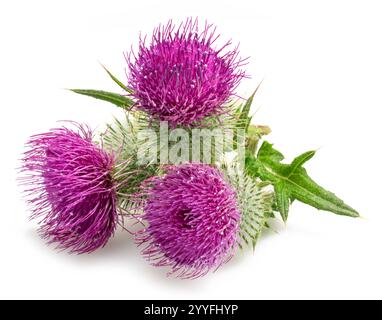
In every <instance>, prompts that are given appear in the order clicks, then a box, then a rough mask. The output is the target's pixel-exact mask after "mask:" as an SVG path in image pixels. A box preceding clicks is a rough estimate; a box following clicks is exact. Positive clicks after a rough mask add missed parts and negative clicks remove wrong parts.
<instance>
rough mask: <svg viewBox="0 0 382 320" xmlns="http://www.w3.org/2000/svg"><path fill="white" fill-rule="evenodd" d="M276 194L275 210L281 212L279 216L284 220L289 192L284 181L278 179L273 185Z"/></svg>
mask: <svg viewBox="0 0 382 320" xmlns="http://www.w3.org/2000/svg"><path fill="white" fill-rule="evenodd" d="M274 188H275V195H276V205H277V210H278V211H279V212H280V214H281V218H282V219H283V220H284V221H286V220H287V219H288V212H289V204H290V202H289V201H290V200H289V197H290V193H289V190H288V187H287V185H286V183H284V182H283V181H280V182H278V183H276V184H275V185H274Z"/></svg>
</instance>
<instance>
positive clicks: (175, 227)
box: [136, 164, 240, 278]
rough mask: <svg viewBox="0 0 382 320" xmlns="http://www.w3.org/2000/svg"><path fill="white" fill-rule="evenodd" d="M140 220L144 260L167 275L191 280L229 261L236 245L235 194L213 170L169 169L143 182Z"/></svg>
mask: <svg viewBox="0 0 382 320" xmlns="http://www.w3.org/2000/svg"><path fill="white" fill-rule="evenodd" d="M143 189H144V192H143V194H144V196H145V200H144V204H143V207H142V208H143V210H144V214H143V216H142V218H143V219H144V220H146V221H147V223H148V226H147V227H146V228H144V229H142V230H140V231H139V232H138V233H137V235H136V240H137V243H138V244H144V245H145V247H144V249H143V251H142V253H143V255H144V256H145V257H146V258H147V259H148V260H149V261H151V262H152V264H153V265H155V266H170V267H171V272H170V274H177V276H178V277H180V278H196V277H199V276H203V275H205V274H206V273H207V272H208V271H210V270H211V269H214V268H217V267H219V266H220V265H221V264H223V263H225V262H226V261H228V260H229V259H230V258H231V256H232V255H233V253H234V249H235V248H236V243H237V239H238V231H239V224H240V212H239V209H238V205H237V201H236V193H235V191H234V190H233V189H232V188H231V186H230V185H229V184H228V183H227V182H226V181H225V180H224V178H223V175H222V174H221V173H220V172H219V171H218V170H217V169H215V168H213V167H211V166H208V165H204V164H184V165H180V166H171V167H169V168H168V171H167V174H166V175H165V176H163V177H154V178H151V179H150V180H148V181H147V183H145V184H144V186H143Z"/></svg>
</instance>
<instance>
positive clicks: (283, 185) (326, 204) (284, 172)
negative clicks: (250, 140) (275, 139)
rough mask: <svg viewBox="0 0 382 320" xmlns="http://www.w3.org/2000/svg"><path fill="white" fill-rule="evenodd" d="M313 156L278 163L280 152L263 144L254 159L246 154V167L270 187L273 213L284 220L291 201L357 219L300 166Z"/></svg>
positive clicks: (354, 214)
mask: <svg viewBox="0 0 382 320" xmlns="http://www.w3.org/2000/svg"><path fill="white" fill-rule="evenodd" d="M314 154H315V151H308V152H305V153H303V154H302V155H300V156H298V157H297V158H295V159H294V160H293V161H292V163H291V164H284V163H281V161H282V160H283V159H284V156H283V155H282V153H281V152H279V151H277V150H276V149H274V148H273V146H272V144H270V143H268V142H266V141H264V142H263V144H262V146H261V147H260V149H259V152H258V154H257V158H255V157H254V155H248V154H247V166H246V167H247V170H248V172H249V173H250V174H251V175H252V176H255V177H260V178H261V179H262V180H264V181H270V182H271V183H272V184H273V185H274V189H275V193H276V204H277V210H278V211H279V212H280V213H281V216H282V218H283V220H284V221H285V220H286V219H287V217H288V209H289V205H290V203H291V202H292V201H293V200H294V199H296V200H299V201H301V202H303V203H306V204H308V205H311V206H313V207H315V208H317V209H319V210H325V211H330V212H333V213H336V214H339V215H345V216H350V217H358V216H359V214H358V212H357V211H355V210H354V209H353V208H351V207H350V206H348V205H347V204H345V203H344V202H343V201H342V200H341V199H339V198H338V197H337V196H336V195H335V194H334V193H332V192H329V191H327V190H325V189H324V188H322V187H321V186H319V185H318V184H317V183H316V182H314V181H313V180H312V179H311V178H310V177H309V176H308V174H307V172H306V170H305V168H304V167H303V165H304V163H305V162H306V161H308V160H309V159H311V158H312V157H313V156H314Z"/></svg>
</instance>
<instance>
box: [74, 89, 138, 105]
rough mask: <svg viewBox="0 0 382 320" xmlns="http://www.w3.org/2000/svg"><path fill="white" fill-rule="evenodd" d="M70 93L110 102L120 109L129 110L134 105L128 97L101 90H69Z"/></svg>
mask: <svg viewBox="0 0 382 320" xmlns="http://www.w3.org/2000/svg"><path fill="white" fill-rule="evenodd" d="M70 90H71V91H73V92H75V93H78V94H82V95H85V96H89V97H93V98H95V99H100V100H103V101H107V102H110V103H112V104H115V105H116V106H118V107H121V108H124V109H126V108H129V107H131V106H132V105H133V104H134V101H133V100H131V99H130V98H128V97H125V96H123V95H120V94H118V93H114V92H108V91H102V90H92V89H70Z"/></svg>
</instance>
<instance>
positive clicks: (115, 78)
mask: <svg viewBox="0 0 382 320" xmlns="http://www.w3.org/2000/svg"><path fill="white" fill-rule="evenodd" d="M102 68H104V69H105V71H106V72H107V74H108V75H109V77H110V78H111V79H112V80H113V81H114V82H115V83H116V84H117V85H118V86H119V87H121V88H122V89H123V90H125V91H126V92H128V93H133V92H134V91H133V90H132V89H130V88H128V87H126V86H125V85H124V84H123V83H122V81H120V80H118V79H117V77H115V76H114V75H113V74H112V73H111V72H110V71H109V70H108V69H106V67H105V66H104V65H102Z"/></svg>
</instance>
